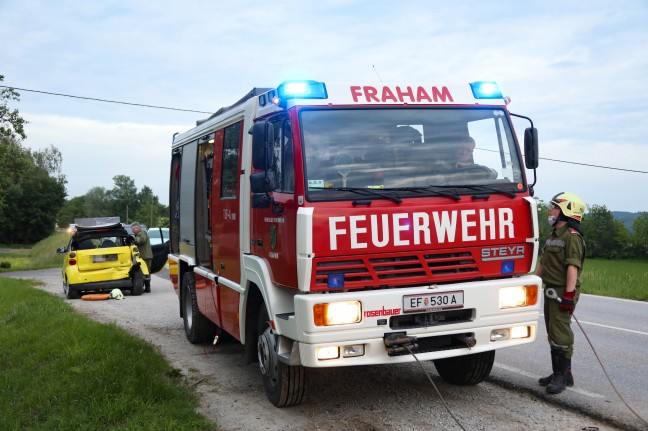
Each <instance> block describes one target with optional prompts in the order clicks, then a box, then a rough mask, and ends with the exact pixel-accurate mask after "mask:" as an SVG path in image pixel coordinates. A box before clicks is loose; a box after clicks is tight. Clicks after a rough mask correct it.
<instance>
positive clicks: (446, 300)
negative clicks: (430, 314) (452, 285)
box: [403, 290, 464, 313]
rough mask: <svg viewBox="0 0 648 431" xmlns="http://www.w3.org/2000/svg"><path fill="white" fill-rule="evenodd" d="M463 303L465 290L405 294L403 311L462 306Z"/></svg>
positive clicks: (433, 309) (446, 308) (445, 308)
mask: <svg viewBox="0 0 648 431" xmlns="http://www.w3.org/2000/svg"><path fill="white" fill-rule="evenodd" d="M463 304H464V293H463V290H458V291H456V292H439V293H422V294H419V295H405V296H403V311H404V312H405V313H411V312H414V311H435V310H448V309H451V308H462V307H463Z"/></svg>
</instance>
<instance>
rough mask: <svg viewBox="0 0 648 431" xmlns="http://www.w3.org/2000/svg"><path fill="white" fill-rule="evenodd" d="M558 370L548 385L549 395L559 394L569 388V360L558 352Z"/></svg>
mask: <svg viewBox="0 0 648 431" xmlns="http://www.w3.org/2000/svg"><path fill="white" fill-rule="evenodd" d="M555 356H556V359H555V360H556V369H555V370H554V373H553V378H552V379H551V383H549V384H548V385H547V393H549V394H559V393H561V392H562V391H564V390H565V389H566V388H567V377H566V374H567V358H565V354H564V353H563V352H556V353H555Z"/></svg>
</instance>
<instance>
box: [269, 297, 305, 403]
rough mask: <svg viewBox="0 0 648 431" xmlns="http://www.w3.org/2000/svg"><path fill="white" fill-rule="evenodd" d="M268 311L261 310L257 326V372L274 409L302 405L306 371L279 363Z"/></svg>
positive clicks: (300, 367)
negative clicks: (261, 376) (261, 377)
mask: <svg viewBox="0 0 648 431" xmlns="http://www.w3.org/2000/svg"><path fill="white" fill-rule="evenodd" d="M269 321H270V319H269V317H268V311H267V310H266V308H265V306H263V307H262V309H261V313H260V314H259V325H258V331H259V332H258V334H259V341H258V344H259V346H258V355H259V369H260V370H261V374H262V375H263V386H264V387H265V392H266V396H267V397H268V400H270V402H271V403H272V404H274V405H275V406H277V407H290V406H295V405H297V404H299V403H301V401H302V398H303V397H304V392H305V390H306V369H305V368H304V367H303V366H301V365H287V364H284V363H283V362H281V361H279V355H278V354H277V336H276V335H275V334H274V332H272V328H271V327H270V324H269Z"/></svg>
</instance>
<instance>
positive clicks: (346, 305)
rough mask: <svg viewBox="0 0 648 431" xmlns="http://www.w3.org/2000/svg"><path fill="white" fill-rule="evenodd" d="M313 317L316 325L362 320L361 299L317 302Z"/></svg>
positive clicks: (340, 323)
mask: <svg viewBox="0 0 648 431" xmlns="http://www.w3.org/2000/svg"><path fill="white" fill-rule="evenodd" d="M313 317H314V320H315V325H316V326H332V325H345V324H349V323H358V322H360V321H361V320H362V305H361V304H360V301H344V302H330V303H326V304H315V305H314V306H313Z"/></svg>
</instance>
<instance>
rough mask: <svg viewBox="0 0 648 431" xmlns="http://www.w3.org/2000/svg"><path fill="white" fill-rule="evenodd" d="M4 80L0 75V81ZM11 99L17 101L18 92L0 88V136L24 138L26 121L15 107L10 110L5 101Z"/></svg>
mask: <svg viewBox="0 0 648 431" xmlns="http://www.w3.org/2000/svg"><path fill="white" fill-rule="evenodd" d="M2 81H4V75H0V82H2ZM10 100H13V101H16V102H18V101H19V100H20V94H19V93H18V92H17V91H16V90H14V89H13V88H3V89H2V90H0V136H2V137H9V138H16V139H17V138H18V137H20V138H22V139H25V138H26V137H27V135H25V127H24V126H25V123H26V121H25V120H24V119H23V118H22V117H21V116H20V113H19V112H18V110H17V109H14V110H11V109H10V108H9V106H7V102H8V101H10Z"/></svg>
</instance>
